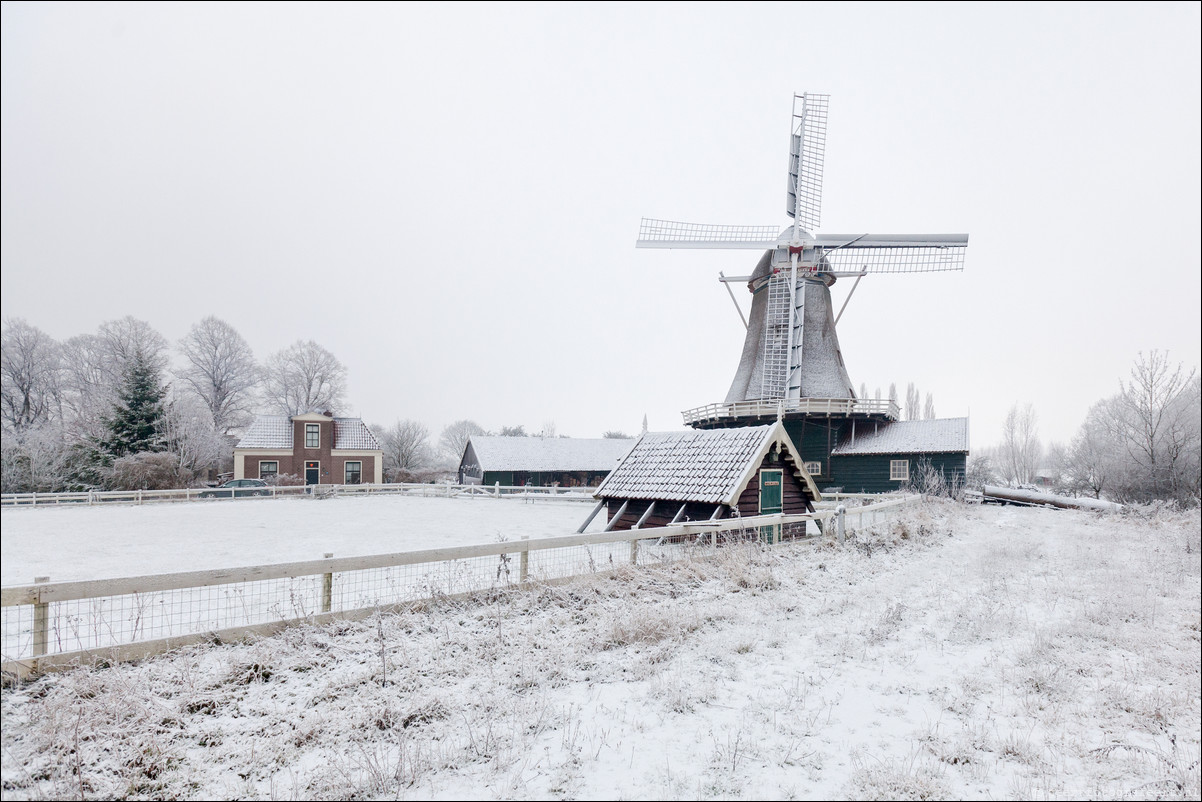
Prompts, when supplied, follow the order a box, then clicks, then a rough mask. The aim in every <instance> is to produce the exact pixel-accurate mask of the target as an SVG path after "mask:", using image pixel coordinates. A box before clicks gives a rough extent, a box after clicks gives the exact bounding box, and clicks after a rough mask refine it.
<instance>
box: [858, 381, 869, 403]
mask: <svg viewBox="0 0 1202 802" xmlns="http://www.w3.org/2000/svg"><path fill="white" fill-rule="evenodd" d="M860 398H863V399H867V398H868V384H867V383H866V382H860Z"/></svg>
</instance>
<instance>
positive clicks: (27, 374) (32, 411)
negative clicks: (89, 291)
mask: <svg viewBox="0 0 1202 802" xmlns="http://www.w3.org/2000/svg"><path fill="white" fill-rule="evenodd" d="M0 354H2V355H0V416H2V419H3V421H4V423H6V424H7V425H8V426H10V427H11V428H12V429H13V431H20V430H22V429H26V428H28V427H31V426H39V425H41V424H44V423H46V422H47V421H49V420H50V419H51V418H52V417H56V409H57V405H58V398H59V361H60V358H61V357H60V349H59V345H58V343H56V342H55V341H54V339H53V338H52V337H50V335H48V334H46V333H45V332H44V331H42V330H41V329H39V328H37V327H36V326H31V325H29V324H28V323H26V322H25V321H24V320H22V319H21V318H14V319H11V320H6V321H5V322H4V330H3V334H2V335H0Z"/></svg>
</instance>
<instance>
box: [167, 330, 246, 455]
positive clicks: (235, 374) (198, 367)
mask: <svg viewBox="0 0 1202 802" xmlns="http://www.w3.org/2000/svg"><path fill="white" fill-rule="evenodd" d="M179 351H180V354H181V355H182V356H183V357H184V365H183V368H182V369H181V370H180V371H179V373H178V379H179V381H178V384H179V385H180V387H181V388H182V389H185V390H187V391H188V392H189V393H191V394H192V395H194V396H195V397H196V398H198V399H200V401H201V402H202V403H203V404H204V405H205V407H206V408H207V409H208V411H209V417H210V419H211V427H212V429H213V430H214V431H216V432H219V433H221V434H223V435H228V434H229V433H230V432H231V431H235V430H237V429H241V428H242V427H244V426H245V425H246V424H247V423H248V422H249V420H250V417H251V412H252V407H253V403H254V391H255V389H256V388H257V386H258V383H259V366H258V365H257V364H256V363H255V355H254V353H252V352H251V350H250V346H249V345H248V344H247V342H246V340H244V339H243V338H242V335H241V334H239V333H238V332H237V330H236V329H234V327H233V326H231V325H230V324H228V323H226V322H225V321H223V320H219V319H218V318H216V317H213V316H212V315H210V316H209V317H206V318H205V319H204V320H202V321H200V322H199V323H197V324H196V325H195V326H193V327H192V329H191V330H190V331H189V332H188V334H187V336H186V337H184V338H183V339H182V340H180V342H179Z"/></svg>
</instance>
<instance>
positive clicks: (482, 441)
mask: <svg viewBox="0 0 1202 802" xmlns="http://www.w3.org/2000/svg"><path fill="white" fill-rule="evenodd" d="M470 442H471V446H472V450H473V451H475V453H476V461H477V462H478V463H479V465H480V468H481V470H485V471H609V470H613V467H614V466H615V465H617V464H618V460H620V459H622V457H624V456H625V455H626V452H627V451H629V450H630V446H631V445H632V444H633V442H634V441H633V440H625V439H619V438H611V437H606V438H600V439H585V438H576V437H501V436H497V435H473V436H472V438H471V441H470Z"/></svg>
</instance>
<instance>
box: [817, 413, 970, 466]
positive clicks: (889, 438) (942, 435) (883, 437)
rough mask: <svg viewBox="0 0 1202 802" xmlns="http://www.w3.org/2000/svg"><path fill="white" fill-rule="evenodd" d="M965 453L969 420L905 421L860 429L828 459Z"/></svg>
mask: <svg viewBox="0 0 1202 802" xmlns="http://www.w3.org/2000/svg"><path fill="white" fill-rule="evenodd" d="M956 451H968V418H940V419H936V420H907V421H893V422H888V423H884V422H883V423H880V424H879V425H877V426H876V427H875V428H870V427H869V426H862V427H860V428H859V429H858V430H857V431H856V436H855V440H854V441H853V440H852V439H851V438H848V439H847V440H844V441H843V442H842V443H840V444H839V445H837V446H835V447H834V448H833V449H831V456H837V457H841V456H853V455H858V454H936V453H946V452H956Z"/></svg>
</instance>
